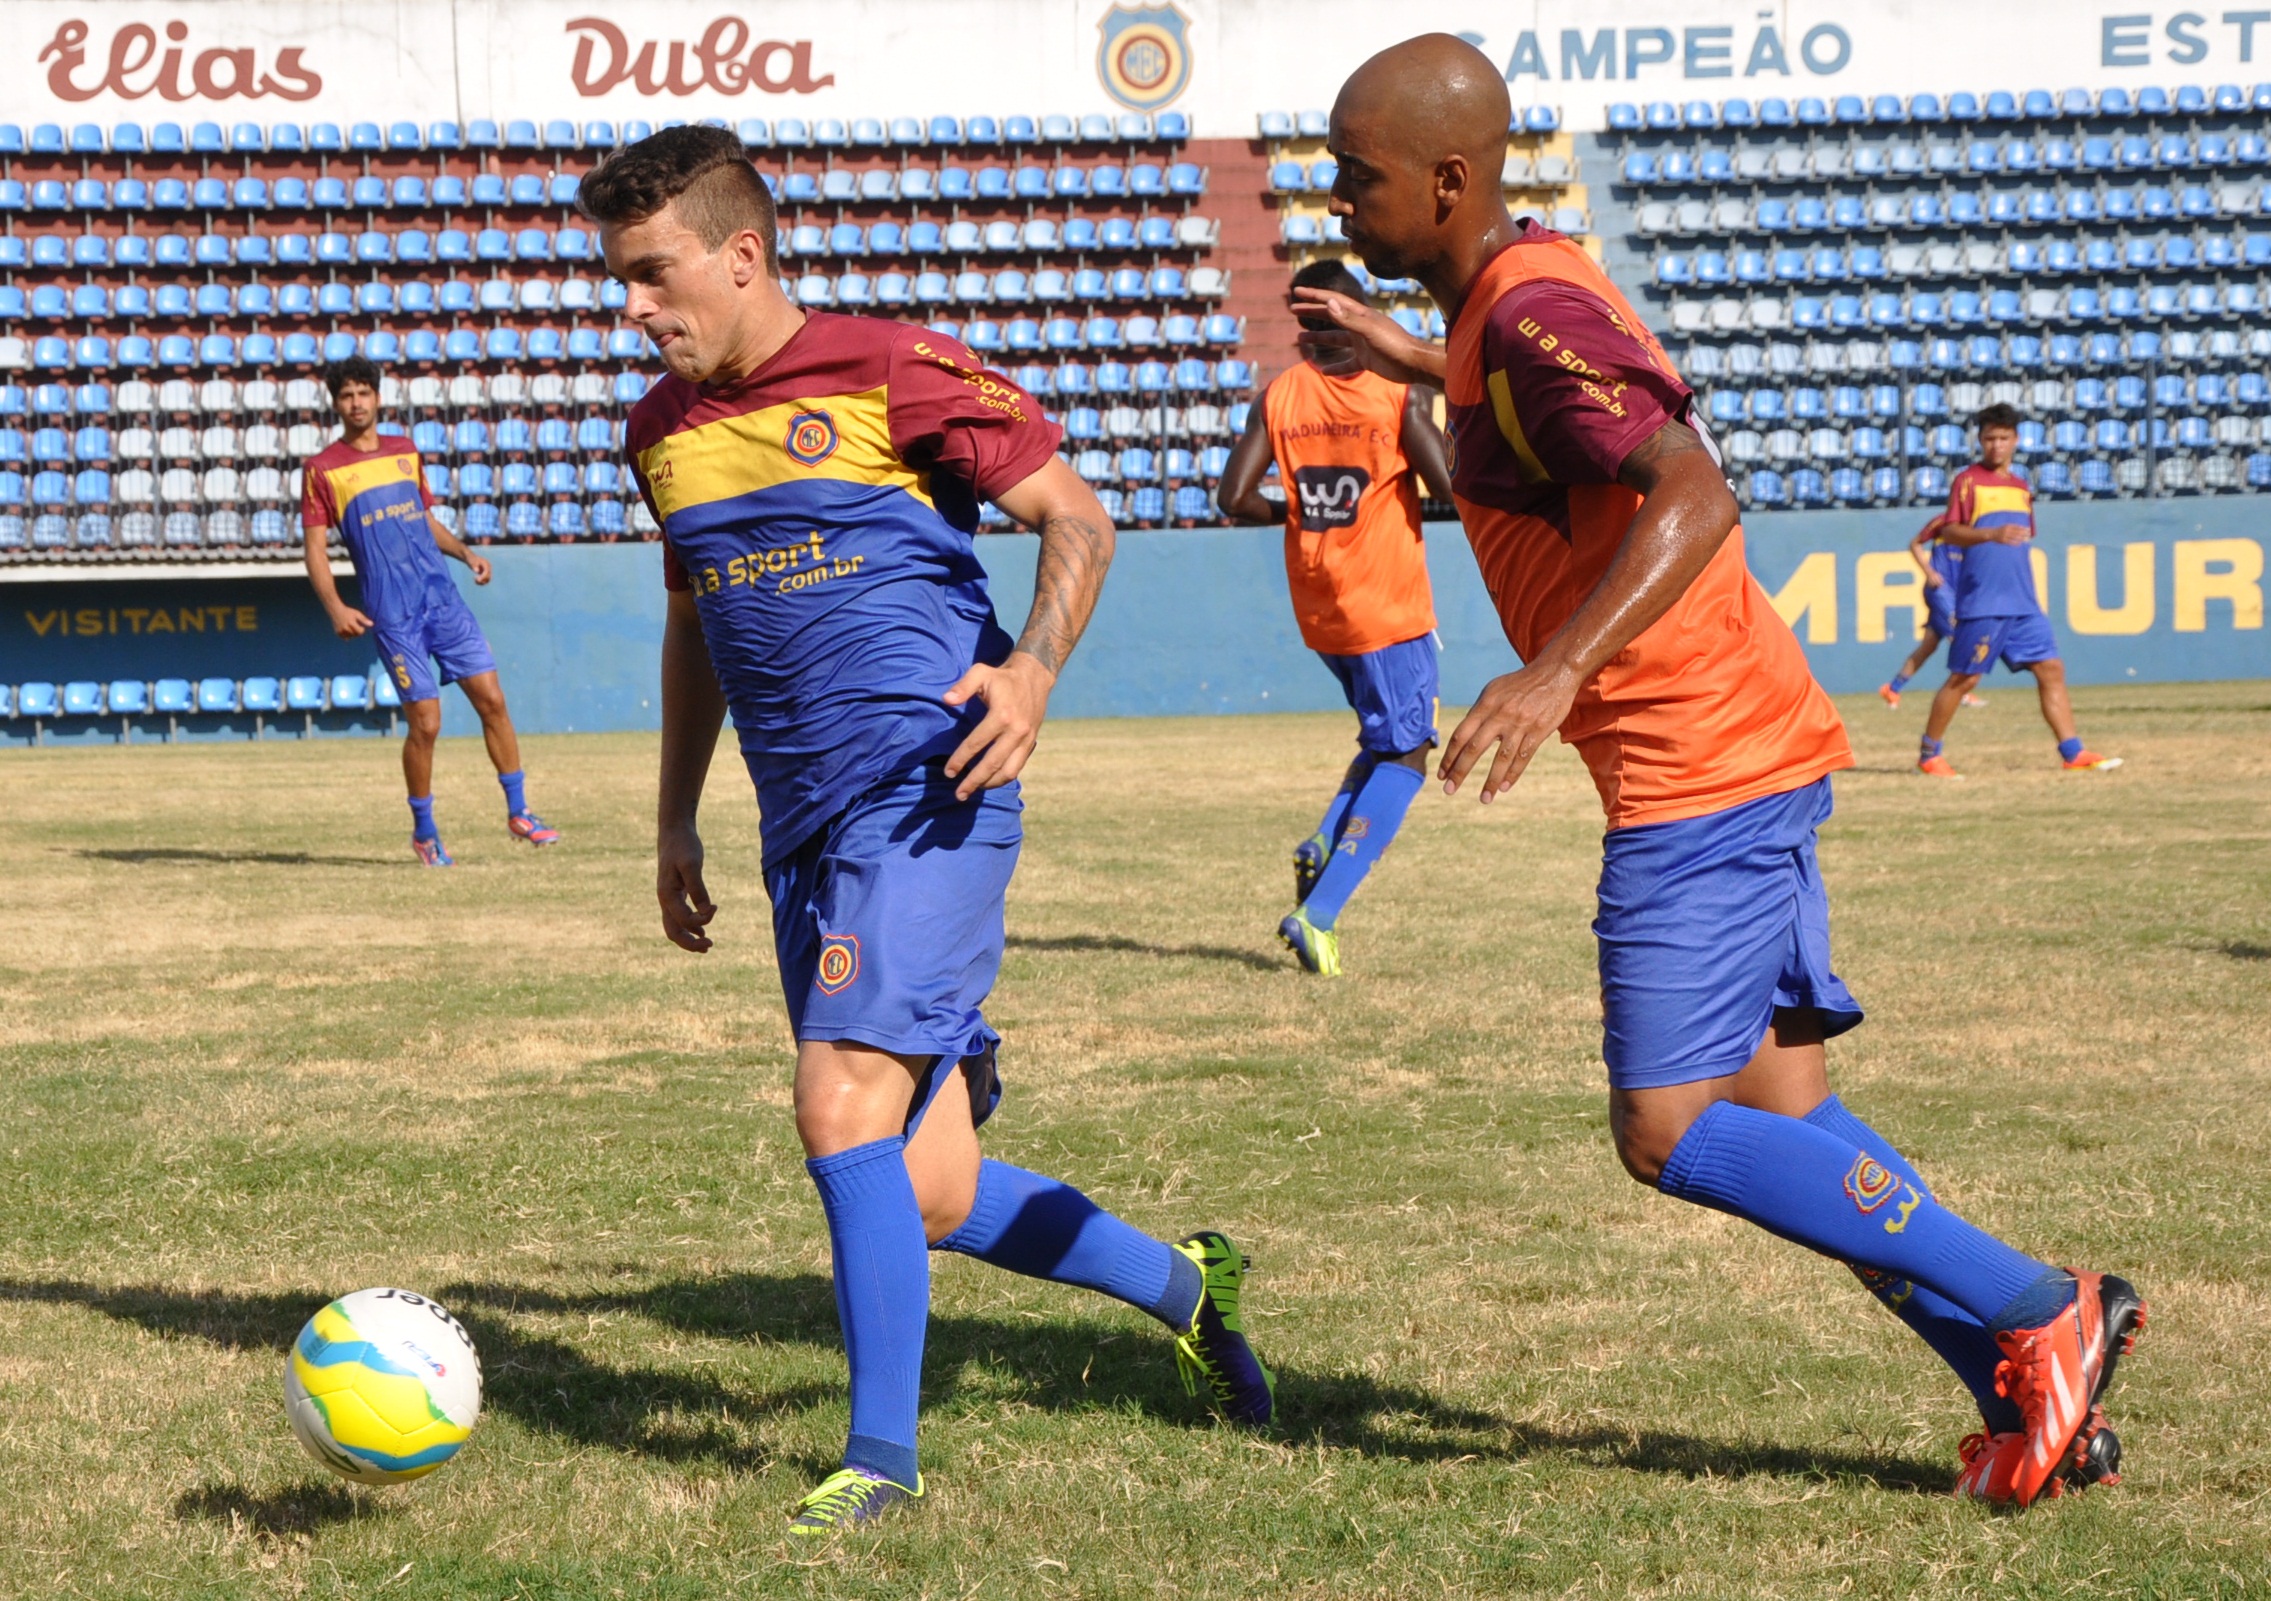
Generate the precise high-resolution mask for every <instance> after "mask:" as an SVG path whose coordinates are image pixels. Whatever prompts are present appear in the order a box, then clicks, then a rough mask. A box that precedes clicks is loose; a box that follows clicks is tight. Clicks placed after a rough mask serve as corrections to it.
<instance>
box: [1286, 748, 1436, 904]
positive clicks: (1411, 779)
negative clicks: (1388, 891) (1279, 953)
mask: <svg viewBox="0 0 2271 1601" xmlns="http://www.w3.org/2000/svg"><path fill="white" fill-rule="evenodd" d="M1426 782H1427V775H1426V774H1424V773H1422V772H1421V771H1420V770H1419V769H1418V768H1416V767H1406V766H1405V765H1404V764H1403V763H1402V762H1387V761H1384V762H1381V763H1380V764H1379V765H1378V766H1376V767H1374V768H1373V769H1372V772H1371V776H1369V777H1368V778H1366V779H1365V780H1364V787H1363V788H1362V789H1360V790H1358V791H1357V792H1356V800H1355V802H1354V803H1353V804H1352V805H1351V806H1350V807H1349V809H1348V816H1347V817H1346V818H1344V819H1343V820H1342V822H1341V833H1340V840H1339V842H1338V843H1337V844H1335V845H1334V846H1333V854H1332V856H1331V857H1330V858H1329V859H1328V860H1327V861H1326V863H1325V870H1324V872H1322V873H1320V874H1319V875H1318V876H1317V887H1316V888H1315V889H1313V890H1311V891H1310V892H1309V898H1308V900H1306V901H1304V902H1303V903H1302V906H1301V910H1302V914H1303V915H1304V916H1306V917H1307V918H1308V919H1309V921H1310V922H1311V923H1313V924H1315V925H1316V926H1317V927H1319V928H1331V927H1332V926H1333V924H1334V923H1336V922H1338V921H1339V920H1340V915H1341V908H1342V907H1344V906H1346V905H1347V904H1348V898H1349V897H1350V896H1351V895H1354V894H1355V893H1356V886H1357V885H1359V884H1361V883H1363V882H1364V875H1365V874H1367V873H1369V872H1371V871H1372V864H1373V863H1374V862H1377V861H1378V860H1379V859H1380V858H1381V856H1382V855H1384V854H1385V853H1386V852H1387V849H1388V846H1389V844H1390V842H1392V841H1393V840H1394V839H1395V837H1396V830H1397V829H1398V828H1400V827H1402V826H1403V821H1404V813H1405V811H1407V810H1408V809H1409V808H1410V806H1411V803H1412V797H1413V796H1414V795H1417V794H1418V793H1419V788H1420V786H1421V785H1422V784H1424V783H1426Z"/></svg>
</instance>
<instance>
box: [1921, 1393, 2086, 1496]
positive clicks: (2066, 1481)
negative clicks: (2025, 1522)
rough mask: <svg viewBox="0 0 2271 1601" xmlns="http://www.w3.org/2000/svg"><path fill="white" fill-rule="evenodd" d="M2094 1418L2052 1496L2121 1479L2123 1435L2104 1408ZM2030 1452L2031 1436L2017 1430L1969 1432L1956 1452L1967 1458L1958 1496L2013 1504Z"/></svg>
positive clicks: (2054, 1483)
mask: <svg viewBox="0 0 2271 1601" xmlns="http://www.w3.org/2000/svg"><path fill="white" fill-rule="evenodd" d="M2091 1422H2092V1425H2093V1426H2092V1427H2091V1428H2090V1429H2089V1430H2088V1431H2087V1432H2088V1443H2087V1444H2086V1445H2085V1444H2081V1443H2079V1442H2077V1445H2076V1449H2075V1453H2074V1456H2073V1457H2072V1459H2071V1460H2069V1462H2068V1463H2067V1466H2066V1470H2065V1471H2064V1472H2063V1473H2061V1474H2060V1475H2059V1476H2058V1477H2057V1478H2055V1479H2053V1480H2052V1481H2051V1485H2050V1493H2051V1494H2052V1495H2053V1496H2056V1495H2059V1494H2062V1493H2063V1492H2064V1491H2066V1490H2086V1489H2088V1488H2089V1487H2090V1486H2091V1485H2093V1484H2119V1483H2120V1482H2121V1439H2120V1436H2118V1435H2116V1434H2115V1433H2114V1432H2113V1430H2112V1429H2110V1428H2108V1427H2107V1426H2106V1422H2105V1413H2104V1412H2102V1411H2098V1412H2093V1413H2092V1414H2091ZM2026 1450H2027V1437H2026V1436H2025V1435H2024V1434H2021V1433H2019V1432H2018V1431H2017V1430H2013V1431H2012V1432H2010V1433H2008V1434H1992V1435H1990V1434H1967V1435H1965V1436H1964V1439H1963V1444H1961V1445H1959V1446H1957V1447H1956V1452H1957V1455H1959V1456H1960V1457H1961V1458H1962V1459H1963V1468H1962V1471H1961V1472H1959V1473H1958V1474H1957V1475H1956V1492H1955V1493H1956V1496H1957V1498H1958V1499H1959V1500H1966V1501H1985V1502H1986V1503H1987V1504H1988V1505H1990V1506H2009V1505H2011V1503H2012V1502H2013V1500H2014V1499H2015V1496H2014V1495H2013V1486H2014V1483H2015V1481H2016V1479H2017V1476H2018V1469H2019V1462H2020V1460H2021V1459H2022V1458H2024V1457H2025V1455H2026Z"/></svg>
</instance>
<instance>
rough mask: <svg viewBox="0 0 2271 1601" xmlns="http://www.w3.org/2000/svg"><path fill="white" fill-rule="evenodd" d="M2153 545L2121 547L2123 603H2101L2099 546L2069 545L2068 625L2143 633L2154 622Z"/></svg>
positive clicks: (2077, 629) (2089, 630)
mask: <svg viewBox="0 0 2271 1601" xmlns="http://www.w3.org/2000/svg"><path fill="white" fill-rule="evenodd" d="M2153 607H2154V595H2153V545H2152V541H2151V540H2139V541H2136V542H2134V543H2131V544H2127V545H2123V546H2122V547H2121V604H2120V605H2119V606H2106V605H2104V604H2102V603H2101V600H2100V591H2099V589H2098V548H2097V546H2095V545H2068V546H2067V547H2066V626H2067V627H2069V628H2071V629H2073V630H2074V632H2075V633H2077V634H2142V633H2143V632H2145V630H2146V629H2148V628H2150V627H2152V626H2153Z"/></svg>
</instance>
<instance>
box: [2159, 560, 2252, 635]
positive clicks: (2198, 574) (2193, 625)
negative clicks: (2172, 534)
mask: <svg viewBox="0 0 2271 1601" xmlns="http://www.w3.org/2000/svg"><path fill="white" fill-rule="evenodd" d="M2175 566H2176V584H2175V590H2176V608H2175V610H2176V619H2175V621H2176V631H2177V632H2178V633H2180V634H2199V633H2205V632H2206V631H2207V628H2208V602H2210V601H2212V600H2224V601H2229V602H2231V607H2232V626H2233V627H2234V628H2261V627H2262V626H2263V547H2262V546H2261V545H2260V544H2258V543H2256V542H2255V541H2254V540H2252V539H2180V540H2178V541H2177V542H2176V562H2175Z"/></svg>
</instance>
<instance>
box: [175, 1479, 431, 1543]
mask: <svg viewBox="0 0 2271 1601" xmlns="http://www.w3.org/2000/svg"><path fill="white" fill-rule="evenodd" d="M390 1510H391V1509H390V1508H387V1507H383V1506H381V1505H379V1504H378V1503H377V1502H375V1501H372V1500H369V1499H367V1498H365V1497H362V1496H358V1495H357V1494H355V1492H354V1491H352V1490H350V1489H348V1488H347V1486H345V1485H344V1484H340V1483H337V1482H328V1483H327V1482H325V1481H323V1480H320V1479H314V1480H309V1481H308V1482H307V1483H304V1484H295V1485H292V1486H291V1487H290V1488H288V1489H283V1490H270V1491H268V1492H266V1493H265V1494H255V1493H254V1492H252V1491H251V1490H248V1489H246V1488H245V1487H244V1486H243V1485H241V1484H211V1483H208V1484H200V1485H198V1486H197V1487H196V1488H195V1489H193V1490H184V1491H183V1492H182V1493H181V1494H180V1495H179V1496H177V1497H175V1499H174V1504H173V1515H174V1516H175V1517H176V1518H178V1519H180V1520H181V1521H182V1522H184V1523H189V1522H193V1521H196V1520H200V1519H202V1520H205V1521H209V1522H213V1523H225V1524H227V1525H228V1526H229V1527H230V1528H231V1529H241V1530H243V1531H244V1532H246V1533H248V1534H250V1535H252V1536H254V1537H255V1538H257V1539H261V1540H285V1539H290V1538H292V1537H293V1536H295V1535H303V1534H313V1533H315V1532H316V1531H317V1530H318V1529H323V1528H328V1527H330V1526H331V1525H332V1524H334V1523H352V1522H354V1521H355V1520H356V1519H357V1518H375V1517H385V1516H387V1515H388V1513H389V1511H390Z"/></svg>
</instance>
